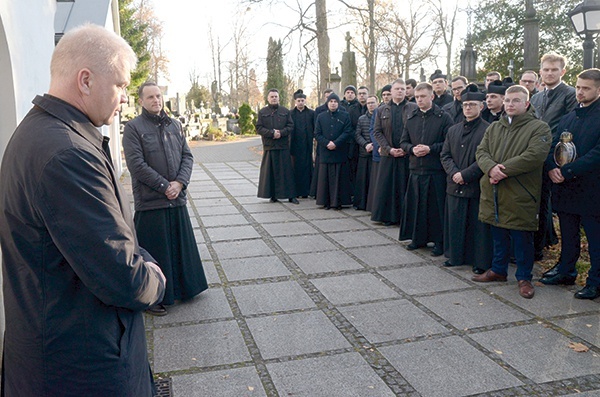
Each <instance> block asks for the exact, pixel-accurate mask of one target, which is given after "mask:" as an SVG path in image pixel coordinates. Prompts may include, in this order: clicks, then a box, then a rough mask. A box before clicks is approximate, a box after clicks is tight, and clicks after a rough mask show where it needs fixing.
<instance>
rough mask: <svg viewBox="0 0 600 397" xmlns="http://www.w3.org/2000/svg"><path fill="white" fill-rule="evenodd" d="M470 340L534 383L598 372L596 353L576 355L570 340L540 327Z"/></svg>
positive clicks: (488, 333)
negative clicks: (570, 345) (570, 346)
mask: <svg viewBox="0 0 600 397" xmlns="http://www.w3.org/2000/svg"><path fill="white" fill-rule="evenodd" d="M534 299H535V298H534ZM471 337H472V338H473V339H474V340H475V341H477V342H478V343H480V344H481V345H482V346H484V347H485V348H486V349H488V350H490V351H492V352H496V353H497V354H498V355H499V356H500V358H501V359H502V360H504V361H505V362H507V363H508V364H509V365H511V366H512V367H513V368H515V369H516V370H518V371H519V372H521V373H522V374H523V375H525V376H527V377H528V378H530V379H532V380H533V381H535V382H537V383H542V382H548V381H554V380H561V379H567V378H572V377H575V376H582V375H590V374H598V373H600V357H598V355H597V354H595V353H593V352H591V351H589V352H587V353H577V352H575V351H574V350H572V349H570V348H569V342H571V340H570V339H569V338H567V337H566V336H564V335H562V334H560V333H558V332H556V331H554V330H552V329H550V328H546V327H544V326H542V325H541V324H532V325H525V326H522V327H513V328H506V329H499V330H494V331H489V332H482V333H478V334H474V335H471ZM498 352H501V354H500V353H498Z"/></svg>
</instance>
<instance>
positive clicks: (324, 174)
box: [317, 162, 352, 208]
mask: <svg viewBox="0 0 600 397" xmlns="http://www.w3.org/2000/svg"><path fill="white" fill-rule="evenodd" d="M351 189H352V187H351V184H350V166H349V165H348V163H346V162H344V163H321V164H319V180H318V181H317V205H323V206H325V207H333V208H336V207H341V206H343V205H350V204H352V190H351Z"/></svg>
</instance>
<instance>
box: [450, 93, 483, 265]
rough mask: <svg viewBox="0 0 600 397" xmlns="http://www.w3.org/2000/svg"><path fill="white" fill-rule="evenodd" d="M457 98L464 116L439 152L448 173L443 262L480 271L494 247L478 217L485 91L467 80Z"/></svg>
mask: <svg viewBox="0 0 600 397" xmlns="http://www.w3.org/2000/svg"><path fill="white" fill-rule="evenodd" d="M460 98H461V102H462V108H463V110H462V112H464V116H465V120H464V121H463V122H460V123H458V124H455V125H453V126H452V127H450V129H449V130H448V134H447V135H446V140H445V141H444V147H443V148H442V152H441V154H440V159H441V161H442V166H443V167H444V170H445V171H446V175H447V177H446V183H447V187H446V210H445V212H444V249H445V254H446V257H448V258H449V259H448V260H447V261H446V262H445V263H444V266H461V265H471V266H472V267H473V272H474V273H475V274H482V273H483V272H484V271H485V270H487V269H489V268H490V267H491V264H492V250H493V247H492V236H491V231H490V226H489V225H488V224H485V223H483V222H481V221H480V220H479V219H478V215H479V194H480V190H479V180H480V179H481V177H482V176H483V172H482V171H481V169H480V168H479V166H478V165H477V161H476V160H475V152H476V151H477V146H479V143H480V142H481V139H483V135H484V133H485V130H486V128H487V127H488V126H489V124H488V123H487V122H486V121H485V120H482V119H481V111H482V110H483V101H484V100H485V94H484V93H482V92H479V89H478V88H477V85H475V84H469V85H468V86H467V88H466V89H465V90H464V91H463V92H462V93H461V94H460Z"/></svg>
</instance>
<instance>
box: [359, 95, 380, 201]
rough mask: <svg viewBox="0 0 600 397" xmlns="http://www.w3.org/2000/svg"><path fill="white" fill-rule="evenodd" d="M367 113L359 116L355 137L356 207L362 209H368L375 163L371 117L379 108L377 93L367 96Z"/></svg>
mask: <svg viewBox="0 0 600 397" xmlns="http://www.w3.org/2000/svg"><path fill="white" fill-rule="evenodd" d="M366 105H367V113H365V114H363V115H362V116H360V117H359V118H358V125H357V126H356V132H355V134H354V137H355V139H356V143H357V144H358V166H357V168H356V180H355V183H354V200H353V203H354V208H355V209H357V210H360V211H364V210H366V209H367V197H368V195H369V186H370V182H371V181H370V179H371V165H372V163H373V143H372V142H371V135H370V131H371V118H372V117H373V111H375V109H376V108H377V105H378V100H377V97H376V96H375V95H371V96H369V97H367V102H366Z"/></svg>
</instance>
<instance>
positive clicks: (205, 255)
mask: <svg viewBox="0 0 600 397" xmlns="http://www.w3.org/2000/svg"><path fill="white" fill-rule="evenodd" d="M196 245H197V246H198V252H200V259H201V260H202V262H204V261H212V259H213V258H212V257H211V256H210V252H208V248H206V243H199V244H196Z"/></svg>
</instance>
